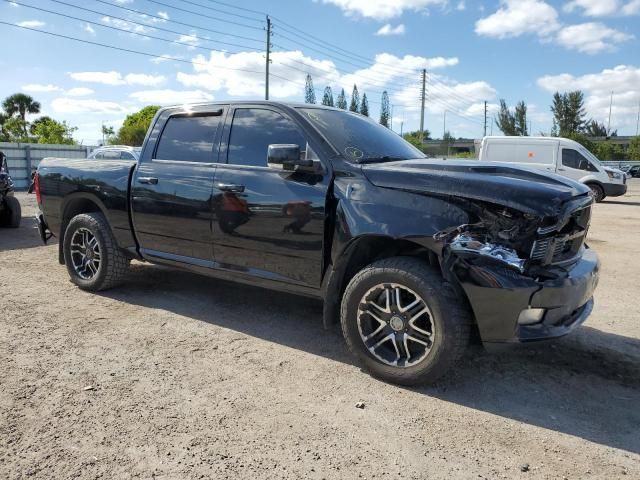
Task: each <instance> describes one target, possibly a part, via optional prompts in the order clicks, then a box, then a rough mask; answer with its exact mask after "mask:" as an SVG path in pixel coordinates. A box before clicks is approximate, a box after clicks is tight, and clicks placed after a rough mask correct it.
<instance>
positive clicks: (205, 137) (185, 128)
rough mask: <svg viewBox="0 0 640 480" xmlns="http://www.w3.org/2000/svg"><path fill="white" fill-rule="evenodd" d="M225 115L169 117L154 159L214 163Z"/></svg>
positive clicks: (179, 115)
mask: <svg viewBox="0 0 640 480" xmlns="http://www.w3.org/2000/svg"><path fill="white" fill-rule="evenodd" d="M220 113H221V112H213V113H196V114H178V115H174V116H171V117H169V119H168V120H167V122H166V124H165V126H164V128H163V130H162V133H161V134H160V138H159V140H158V142H157V146H156V151H155V155H154V157H153V158H154V160H173V161H183V162H204V163H207V162H213V150H214V145H215V140H216V134H217V131H218V128H219V126H220V120H221V115H220Z"/></svg>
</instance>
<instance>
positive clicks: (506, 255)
mask: <svg viewBox="0 0 640 480" xmlns="http://www.w3.org/2000/svg"><path fill="white" fill-rule="evenodd" d="M449 248H451V251H453V252H457V253H467V254H469V253H471V254H476V255H481V256H485V257H489V258H492V259H494V260H498V261H500V262H503V263H505V264H507V265H508V266H510V267H513V268H515V269H516V270H518V271H519V272H520V273H523V272H524V267H525V263H526V260H525V259H522V258H520V257H519V256H518V254H517V253H516V251H515V250H512V249H510V248H507V247H504V246H502V245H497V244H495V243H490V242H483V241H480V240H479V239H477V238H475V237H473V236H472V235H470V234H469V233H466V232H465V233H460V234H458V235H456V236H455V237H454V238H453V239H452V240H451V242H450V243H449Z"/></svg>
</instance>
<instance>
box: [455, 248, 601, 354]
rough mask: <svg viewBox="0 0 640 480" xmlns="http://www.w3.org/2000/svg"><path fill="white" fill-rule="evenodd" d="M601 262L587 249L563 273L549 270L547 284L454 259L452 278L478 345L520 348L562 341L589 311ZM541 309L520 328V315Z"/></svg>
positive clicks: (480, 262)
mask: <svg viewBox="0 0 640 480" xmlns="http://www.w3.org/2000/svg"><path fill="white" fill-rule="evenodd" d="M599 270H600V261H599V260H598V256H597V255H596V253H595V252H594V251H593V250H591V249H586V250H585V251H584V253H583V255H582V257H581V258H580V260H579V261H578V262H577V263H576V264H574V265H572V266H571V267H568V268H559V267H551V268H550V270H549V272H548V273H549V274H550V276H554V277H555V278H553V279H550V280H536V279H534V278H531V277H528V276H526V275H522V274H520V273H519V272H517V271H515V270H514V269H511V268H508V267H503V266H501V265H499V264H496V262H486V261H483V259H481V258H478V259H465V260H462V259H458V260H457V261H456V262H455V265H454V270H453V272H454V276H455V277H456V279H457V281H458V283H459V285H460V286H461V287H462V289H463V290H464V292H465V293H466V295H467V298H468V299H469V303H470V304H471V308H472V309H473V312H474V315H475V318H476V322H477V325H478V330H479V332H480V337H481V339H482V341H483V343H485V344H488V346H490V344H493V343H498V344H499V343H525V342H533V341H540V340H549V339H553V338H558V337H562V336H564V335H566V334H568V333H570V332H571V331H572V330H574V329H575V328H577V327H578V326H580V325H581V324H582V323H584V322H585V320H586V319H587V317H588V316H589V315H590V313H591V311H592V309H593V292H594V290H595V288H596V286H597V284H598V275H599ZM529 308H543V309H545V314H544V316H543V317H542V319H541V321H540V322H538V323H535V324H533V325H521V324H519V323H518V317H519V316H520V313H521V312H522V311H523V310H526V309H529Z"/></svg>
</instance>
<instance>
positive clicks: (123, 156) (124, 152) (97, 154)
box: [88, 145, 141, 160]
mask: <svg viewBox="0 0 640 480" xmlns="http://www.w3.org/2000/svg"><path fill="white" fill-rule="evenodd" d="M140 150H141V148H140V147H129V146H127V145H109V146H105V147H98V148H96V149H95V150H94V151H93V152H91V154H90V155H89V157H88V158H90V159H97V160H138V158H140Z"/></svg>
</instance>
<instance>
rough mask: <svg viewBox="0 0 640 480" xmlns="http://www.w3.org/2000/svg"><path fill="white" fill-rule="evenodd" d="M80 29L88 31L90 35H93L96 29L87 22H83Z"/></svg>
mask: <svg viewBox="0 0 640 480" xmlns="http://www.w3.org/2000/svg"><path fill="white" fill-rule="evenodd" d="M82 30H84V31H85V32H87V33H89V34H90V35H95V34H96V31H95V30H94V28H93V27H92V26H91V25H89V24H88V23H85V24H84V26H83V27H82Z"/></svg>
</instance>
